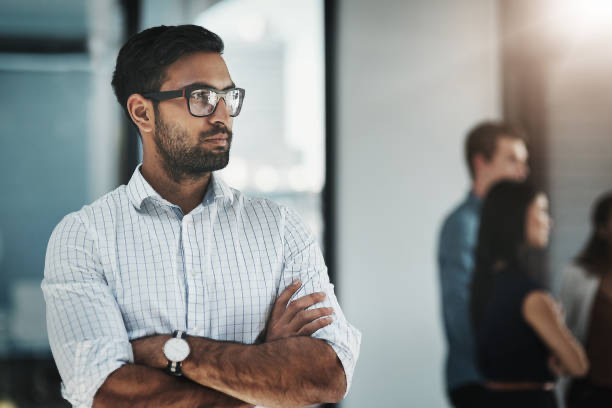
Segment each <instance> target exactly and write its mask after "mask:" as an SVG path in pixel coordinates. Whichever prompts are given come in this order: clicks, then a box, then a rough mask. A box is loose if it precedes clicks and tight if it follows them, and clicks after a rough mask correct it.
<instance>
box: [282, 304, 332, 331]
mask: <svg viewBox="0 0 612 408" xmlns="http://www.w3.org/2000/svg"><path fill="white" fill-rule="evenodd" d="M333 313H334V309H332V308H331V307H320V308H317V309H311V310H303V311H301V312H299V313H298V314H296V315H295V317H294V318H293V320H292V321H291V330H292V331H294V332H296V333H298V334H299V333H300V330H301V329H302V328H303V327H305V326H307V325H309V324H310V323H311V322H313V321H314V320H316V319H319V318H321V317H324V316H331V315H332V314H333ZM328 324H329V323H328ZM325 326H327V325H325ZM313 333H314V332H313Z"/></svg>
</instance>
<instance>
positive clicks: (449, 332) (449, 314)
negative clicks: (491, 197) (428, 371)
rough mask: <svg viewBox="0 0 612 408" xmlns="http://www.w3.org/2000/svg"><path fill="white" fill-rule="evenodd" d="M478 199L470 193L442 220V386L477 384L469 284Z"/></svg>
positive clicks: (477, 222) (472, 266) (478, 209)
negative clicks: (444, 343)
mask: <svg viewBox="0 0 612 408" xmlns="http://www.w3.org/2000/svg"><path fill="white" fill-rule="evenodd" d="M480 206H481V200H480V199H479V198H478V197H476V196H475V195H474V194H473V193H472V192H470V193H469V194H468V196H467V197H466V199H465V200H464V201H463V202H462V203H461V204H460V205H459V206H458V207H457V208H455V210H453V212H451V213H450V215H449V216H448V217H447V218H446V220H445V221H444V224H443V225H442V231H441V233H440V243H439V247H438V266H439V272H440V285H441V292H442V312H443V316H444V330H445V332H446V340H447V343H448V355H447V359H446V386H447V389H448V390H453V389H455V388H457V387H460V386H462V385H467V384H469V383H480V382H481V381H482V377H481V375H480V373H479V370H478V367H477V363H476V349H475V341H474V333H473V330H472V321H471V317H470V307H469V304H470V284H471V281H472V272H473V269H474V250H475V248H476V241H477V239H478V225H479V217H480Z"/></svg>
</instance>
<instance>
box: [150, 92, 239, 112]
mask: <svg viewBox="0 0 612 408" xmlns="http://www.w3.org/2000/svg"><path fill="white" fill-rule="evenodd" d="M244 93H245V92H244V89H242V88H232V89H227V90H225V91H218V90H216V89H214V88H209V87H206V86H202V85H191V86H188V87H185V88H183V89H178V90H176V91H163V92H150V93H145V94H142V96H144V97H145V98H149V99H153V100H156V101H165V100H167V99H175V98H185V99H186V100H187V108H188V109H189V113H191V115H193V116H196V117H198V118H203V117H206V116H210V115H212V114H213V113H214V112H215V110H216V109H217V105H218V104H219V101H220V100H221V98H223V100H224V101H225V106H226V107H227V111H228V113H229V115H230V116H231V117H236V116H238V114H239V113H240V109H242V101H243V100H244Z"/></svg>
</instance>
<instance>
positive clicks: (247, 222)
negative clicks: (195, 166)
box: [42, 166, 361, 407]
mask: <svg viewBox="0 0 612 408" xmlns="http://www.w3.org/2000/svg"><path fill="white" fill-rule="evenodd" d="M298 279H299V280H301V281H302V282H303V286H302V288H300V290H299V291H298V292H297V293H296V294H295V295H294V297H301V296H303V295H305V294H308V293H313V292H318V291H324V292H326V294H327V297H326V300H325V301H324V302H322V303H321V304H319V305H323V306H329V307H333V308H334V310H335V315H334V321H333V323H332V324H331V325H329V326H327V327H325V328H323V329H320V330H319V331H317V332H316V333H315V334H313V337H316V338H320V339H323V340H325V341H326V342H327V343H328V344H330V345H331V347H333V349H334V350H335V352H336V353H337V355H338V357H339V358H340V361H341V362H342V364H343V366H344V371H345V374H346V378H347V385H348V386H350V383H351V379H352V375H353V370H354V368H355V363H356V361H357V357H358V355H359V347H360V343H361V334H360V333H359V331H358V330H356V329H355V328H354V327H353V326H351V325H350V324H349V323H348V322H347V320H346V318H345V317H344V315H343V313H342V310H341V309H340V307H339V305H338V302H337V299H336V296H335V295H334V291H333V285H332V284H331V283H330V282H329V278H328V275H327V268H326V266H325V263H324V261H323V257H322V254H321V251H320V249H319V247H318V245H317V244H316V242H315V239H314V237H313V235H312V233H311V232H310V231H309V230H308V229H307V228H306V226H305V225H304V223H303V222H302V221H301V220H300V218H299V217H298V216H297V214H296V213H295V212H293V211H291V210H289V209H288V208H286V207H284V206H281V205H279V204H276V203H274V202H271V201H269V200H267V199H259V198H258V199H255V198H248V197H245V196H244V195H243V194H242V193H240V192H239V191H237V190H234V189H231V188H229V187H228V186H227V185H226V184H224V183H223V182H222V181H221V180H220V179H218V178H217V177H214V176H213V177H212V178H211V183H210V187H209V188H208V191H207V193H206V196H205V197H204V200H203V202H202V204H201V205H199V206H198V207H196V208H195V209H194V210H193V211H191V212H190V213H189V214H187V215H185V216H183V215H182V212H181V210H180V209H179V207H177V206H176V205H173V204H170V203H169V202H168V201H166V200H164V199H163V198H161V196H160V195H159V194H158V193H157V192H155V190H154V189H153V188H152V187H151V185H149V183H147V181H146V180H145V179H144V178H143V176H142V174H141V173H140V166H139V167H138V168H137V169H136V171H135V172H134V175H133V176H132V178H131V180H130V182H129V183H128V185H127V186H121V187H119V188H117V189H116V190H114V191H112V192H110V193H109V194H106V195H105V196H103V197H102V198H100V199H98V200H97V201H95V202H94V203H93V204H91V205H88V206H85V207H83V208H82V209H81V210H80V211H78V212H75V213H72V214H69V215H67V216H66V217H65V218H64V219H63V220H62V221H61V222H60V223H59V224H58V226H57V227H56V228H55V230H54V231H53V234H52V235H51V238H50V240H49V246H48V248H47V256H46V261H45V277H44V280H43V282H42V289H43V292H44V295H45V301H46V304H47V326H48V331H49V342H50V344H51V350H52V352H53V356H54V358H55V361H56V364H57V367H58V369H59V372H60V374H61V377H62V392H63V395H64V397H65V398H66V399H67V400H68V401H70V402H71V403H72V404H73V405H75V406H78V407H81V406H84V407H89V406H91V405H92V403H93V397H94V395H95V393H96V391H97V390H98V388H99V387H100V386H101V385H102V383H103V382H104V381H105V379H106V377H107V376H108V375H109V374H110V373H111V372H113V371H114V370H116V369H117V368H119V367H120V366H121V365H123V364H126V363H130V362H133V361H134V359H133V354H132V347H131V345H130V340H133V339H136V338H139V337H143V336H149V335H154V334H164V333H171V332H172V331H173V330H184V331H186V332H187V334H189V335H191V336H199V337H207V338H211V339H216V340H226V341H235V342H242V343H247V344H251V343H253V342H254V340H255V338H256V337H257V335H258V334H259V333H260V332H261V331H262V329H263V328H264V326H265V323H266V319H267V317H268V315H269V312H270V310H271V308H272V305H273V304H274V301H275V300H276V298H277V297H278V295H280V293H281V292H282V291H283V290H284V289H285V288H286V287H287V286H288V285H290V284H291V283H292V282H294V281H295V280H298Z"/></svg>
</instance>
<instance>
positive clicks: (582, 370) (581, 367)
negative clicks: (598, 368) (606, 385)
mask: <svg viewBox="0 0 612 408" xmlns="http://www.w3.org/2000/svg"><path fill="white" fill-rule="evenodd" d="M522 313H523V317H524V318H525V320H526V321H527V323H528V324H529V325H530V326H531V327H532V328H533V329H534V330H535V332H536V333H537V334H538V336H539V337H540V338H541V339H542V341H543V342H544V343H545V344H546V345H547V346H548V348H549V349H550V351H551V353H552V355H553V359H552V360H553V362H554V363H553V364H552V366H553V367H552V368H553V370H555V371H562V372H566V373H568V374H569V375H571V376H574V377H580V376H584V375H585V374H586V373H587V372H588V370H589V362H588V360H587V357H586V353H585V352H584V349H583V348H582V346H581V345H580V343H579V342H578V341H577V340H576V339H575V338H574V336H572V333H571V332H570V330H569V329H568V328H567V326H565V323H564V322H563V314H562V312H561V307H560V305H559V304H558V303H557V302H556V301H555V299H554V298H553V297H552V296H551V295H549V294H548V293H547V292H544V291H540V290H537V291H533V292H531V293H529V294H528V295H527V296H526V297H525V300H524V301H523V308H522ZM555 358H556V359H555ZM556 365H559V366H560V367H559V368H561V370H558V368H555V366H556Z"/></svg>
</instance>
